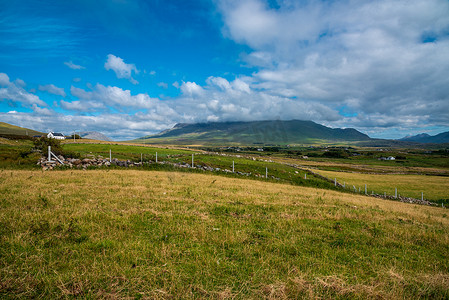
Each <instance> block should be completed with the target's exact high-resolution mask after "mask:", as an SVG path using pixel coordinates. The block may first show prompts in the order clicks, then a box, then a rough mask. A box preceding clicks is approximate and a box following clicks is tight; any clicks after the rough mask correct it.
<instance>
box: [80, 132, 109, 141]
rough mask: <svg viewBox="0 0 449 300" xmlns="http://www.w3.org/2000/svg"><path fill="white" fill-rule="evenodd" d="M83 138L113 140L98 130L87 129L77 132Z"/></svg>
mask: <svg viewBox="0 0 449 300" xmlns="http://www.w3.org/2000/svg"><path fill="white" fill-rule="evenodd" d="M77 134H78V135H79V136H80V137H82V138H83V139H91V140H99V141H107V142H111V141H112V140H111V139H110V138H108V137H107V136H105V135H104V134H102V133H100V132H97V131H85V132H80V133H77Z"/></svg>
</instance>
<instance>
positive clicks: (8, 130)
mask: <svg viewBox="0 0 449 300" xmlns="http://www.w3.org/2000/svg"><path fill="white" fill-rule="evenodd" d="M0 134H1V135H28V136H33V135H43V134H44V133H42V132H39V131H36V130H32V129H28V128H24V127H19V126H15V125H11V124H8V123H4V122H0Z"/></svg>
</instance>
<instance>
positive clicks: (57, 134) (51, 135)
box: [47, 131, 65, 140]
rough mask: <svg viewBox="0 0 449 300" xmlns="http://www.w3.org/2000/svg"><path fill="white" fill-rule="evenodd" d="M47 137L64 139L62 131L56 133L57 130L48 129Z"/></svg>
mask: <svg viewBox="0 0 449 300" xmlns="http://www.w3.org/2000/svg"><path fill="white" fill-rule="evenodd" d="M47 137H48V138H49V139H57V140H65V136H64V135H63V134H62V133H58V132H52V131H50V132H49V133H48V134H47Z"/></svg>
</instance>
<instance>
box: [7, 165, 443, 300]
mask: <svg viewBox="0 0 449 300" xmlns="http://www.w3.org/2000/svg"><path fill="white" fill-rule="evenodd" d="M0 174H1V176H0V258H1V259H0V278H1V282H0V298H11V299H13V298H75V297H76V298H137V299H138V298H217V299H223V298H239V299H248V298H252V299H260V298H292V299H298V298H304V299H309V298H326V299H348V298H354V299H366V298H388V299H419V298H422V299H428V298H432V299H447V298H448V297H449V288H448V287H449V217H448V215H449V213H448V212H447V211H446V210H445V209H441V208H432V207H424V206H415V205H407V204H403V203H398V202H391V201H384V200H376V199H372V198H366V197H363V196H357V195H348V194H342V193H338V192H335V191H328V190H320V189H313V188H306V187H294V186H291V185H282V184H273V183H266V182H260V181H248V180H237V179H232V178H225V177H217V176H210V175H209V176H207V175H201V174H188V173H165V172H148V171H136V170H95V171H54V172H41V171H5V170H3V171H0Z"/></svg>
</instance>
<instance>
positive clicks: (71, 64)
mask: <svg viewBox="0 0 449 300" xmlns="http://www.w3.org/2000/svg"><path fill="white" fill-rule="evenodd" d="M64 65H66V66H67V67H69V68H70V69H73V70H82V69H85V67H83V66H81V65H77V64H74V63H73V62H72V61H66V62H64Z"/></svg>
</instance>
